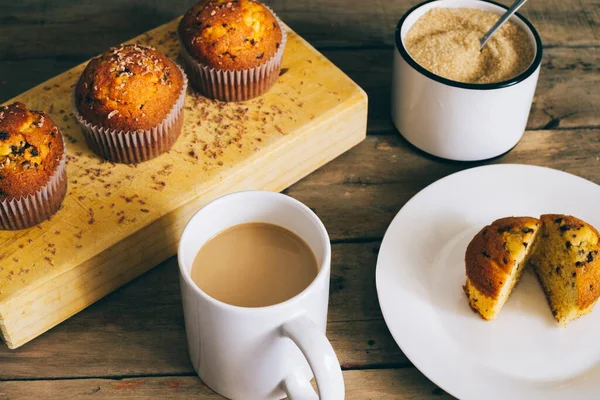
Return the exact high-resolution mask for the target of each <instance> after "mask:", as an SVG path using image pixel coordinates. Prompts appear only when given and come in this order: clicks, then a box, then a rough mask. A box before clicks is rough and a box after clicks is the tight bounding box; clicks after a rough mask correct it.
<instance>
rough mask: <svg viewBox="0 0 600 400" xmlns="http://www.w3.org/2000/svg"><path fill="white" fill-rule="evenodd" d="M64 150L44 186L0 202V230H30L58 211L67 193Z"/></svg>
mask: <svg viewBox="0 0 600 400" xmlns="http://www.w3.org/2000/svg"><path fill="white" fill-rule="evenodd" d="M63 143H65V139H64V137H63ZM64 149H65V150H64V151H63V155H62V157H61V159H60V162H59V163H58V167H57V168H56V171H54V173H53V174H52V176H50V180H49V181H48V183H46V185H45V186H43V187H42V188H40V189H39V190H38V191H37V192H35V193H33V194H30V195H29V196H26V197H20V198H13V199H5V200H3V201H1V202H0V230H10V231H12V230H19V229H26V228H31V227H32V226H34V225H37V224H39V223H41V222H43V221H45V220H47V219H49V218H50V217H51V216H52V215H54V214H55V213H56V211H58V209H59V208H60V205H61V203H62V201H63V199H64V198H65V194H66V192H67V153H66V146H65V147H64Z"/></svg>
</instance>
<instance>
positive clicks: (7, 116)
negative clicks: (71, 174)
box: [0, 103, 67, 230]
mask: <svg viewBox="0 0 600 400" xmlns="http://www.w3.org/2000/svg"><path fill="white" fill-rule="evenodd" d="M65 164H66V155H65V143H64V140H63V137H62V135H61V133H60V131H59V130H58V128H57V127H56V125H54V123H53V122H52V120H51V119H50V117H49V116H48V115H47V114H44V113H42V112H39V111H33V110H29V109H28V108H27V106H26V105H25V104H23V103H13V104H11V105H9V106H4V107H0V229H3V230H16V229H25V228H29V227H31V226H33V225H36V224H39V223H40V222H42V221H44V220H46V219H48V218H50V217H51V216H52V215H53V214H54V213H56V211H57V210H58V208H59V207H60V204H61V203H62V201H63V199H64V197H65V193H66V190H67V173H66V168H65Z"/></svg>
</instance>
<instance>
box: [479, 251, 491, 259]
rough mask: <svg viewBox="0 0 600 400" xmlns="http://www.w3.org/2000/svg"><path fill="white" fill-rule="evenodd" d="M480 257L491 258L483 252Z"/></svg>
mask: <svg viewBox="0 0 600 400" xmlns="http://www.w3.org/2000/svg"><path fill="white" fill-rule="evenodd" d="M481 255H482V256H484V257H485V258H492V257H491V256H490V255H489V254H488V253H486V252H485V251H482V252H481Z"/></svg>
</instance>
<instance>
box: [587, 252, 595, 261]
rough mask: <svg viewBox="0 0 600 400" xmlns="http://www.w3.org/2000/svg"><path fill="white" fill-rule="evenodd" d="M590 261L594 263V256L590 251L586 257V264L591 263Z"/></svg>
mask: <svg viewBox="0 0 600 400" xmlns="http://www.w3.org/2000/svg"><path fill="white" fill-rule="evenodd" d="M592 261H594V255H593V254H592V252H591V251H590V252H589V253H588V255H587V262H592Z"/></svg>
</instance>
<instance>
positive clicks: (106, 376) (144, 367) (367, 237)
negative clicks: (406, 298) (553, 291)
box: [0, 0, 600, 400]
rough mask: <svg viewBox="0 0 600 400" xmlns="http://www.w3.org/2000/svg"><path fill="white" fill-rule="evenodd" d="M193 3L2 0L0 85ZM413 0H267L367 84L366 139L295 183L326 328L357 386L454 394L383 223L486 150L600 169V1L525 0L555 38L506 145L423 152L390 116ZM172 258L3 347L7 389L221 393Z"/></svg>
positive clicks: (577, 169) (359, 393) (3, 394)
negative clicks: (401, 324) (525, 117)
mask: <svg viewBox="0 0 600 400" xmlns="http://www.w3.org/2000/svg"><path fill="white" fill-rule="evenodd" d="M501 2H502V3H504V4H508V3H510V2H509V1H508V0H502V1H501ZM6 3H8V2H6ZM191 3H192V2H191V1H181V0H176V1H172V2H169V3H168V4H167V3H166V2H164V3H163V2H152V3H148V2H146V1H142V0H133V1H124V0H107V1H105V2H103V3H102V5H99V4H97V3H96V2H93V1H91V0H85V1H80V2H78V3H74V2H72V1H67V0H58V1H55V2H49V3H45V2H42V1H41V0H29V1H25V2H22V3H19V4H16V2H14V4H13V3H11V4H6V5H5V4H2V5H1V6H0V19H1V21H2V23H1V24H0V59H1V60H2V62H0V101H4V100H6V99H8V98H9V97H11V96H13V95H15V94H18V93H20V92H22V91H24V90H26V89H28V88H30V87H31V86H32V85H34V84H37V83H40V82H41V81H43V80H45V79H47V78H49V77H51V76H54V75H56V74H57V73H59V72H62V71H64V70H65V69H67V68H70V67H72V66H74V65H76V64H77V63H79V62H81V61H83V60H85V59H87V58H89V57H90V56H92V55H93V54H96V53H98V52H100V51H102V50H103V49H105V48H106V47H107V46H109V45H113V44H115V43H118V42H120V41H123V40H126V39H128V38H129V37H131V36H134V35H135V34H138V33H141V32H143V31H145V30H147V29H150V28H152V27H154V26H156V25H158V24H160V23H163V22H166V21H167V20H169V19H171V18H173V17H175V16H177V15H179V14H181V13H182V12H183V11H185V9H186V8H187V7H189V5H190V4H191ZM416 3H417V1H416V0H399V1H394V2H363V1H358V0H323V1H318V0H311V1H308V0H279V1H271V2H270V5H271V6H272V7H273V8H274V9H275V11H276V12H277V13H278V14H279V15H280V16H281V17H282V18H283V19H284V20H285V21H286V22H287V23H288V24H289V25H290V26H291V27H292V28H293V29H295V30H296V31H297V32H298V33H299V34H301V35H302V36H304V37H306V38H307V39H308V40H309V41H310V42H311V43H312V44H313V45H316V47H317V48H318V49H319V50H321V51H322V52H323V53H324V55H325V56H326V57H328V58H329V59H331V60H332V61H333V62H334V63H335V64H337V65H338V66H339V67H340V68H341V69H342V70H343V71H344V72H346V73H347V74H348V75H349V76H350V77H351V78H352V79H354V80H355V81H356V82H357V83H358V84H359V85H360V86H362V87H363V88H364V89H365V90H366V91H367V94H368V95H369V99H370V104H369V125H368V131H369V135H370V136H369V137H368V138H367V140H365V141H364V142H363V143H362V144H360V145H359V146H357V147H356V148H354V149H353V150H352V151H350V152H348V153H346V154H344V155H343V156H341V157H339V158H337V159H336V160H334V161H332V162H331V163H329V164H327V165H326V166H324V167H323V168H321V169H319V170H317V171H316V172H314V173H312V174H311V175H309V176H308V177H307V178H305V179H303V180H301V181H300V182H298V183H297V184H295V185H293V186H292V187H290V188H289V189H287V190H286V191H285V192H286V193H288V194H289V195H291V196H293V197H295V198H297V199H299V200H301V201H303V202H304V203H306V204H307V205H308V206H310V207H311V208H313V209H314V210H315V211H316V212H317V213H318V215H319V216H320V217H321V218H322V219H323V221H324V223H325V225H326V226H327V228H328V230H329V233H330V235H331V238H332V241H333V243H334V245H333V258H334V260H333V269H332V280H331V301H330V314H329V325H328V336H329V337H330V339H331V341H332V343H333V346H334V348H335V350H336V352H337V354H338V356H339V358H340V361H341V362H342V364H343V368H344V370H345V372H344V373H345V379H346V385H347V398H348V399H419V400H421V399H442V398H448V396H447V395H445V394H444V392H443V391H442V390H441V389H439V388H436V387H435V386H434V385H433V384H431V383H430V382H429V381H428V380H427V379H426V378H425V377H423V375H421V373H420V372H418V371H417V370H416V369H414V368H413V367H411V366H410V363H409V362H408V361H407V359H406V357H405V356H404V355H403V354H402V352H401V351H400V349H398V347H397V345H396V344H395V343H394V341H393V339H392V338H391V336H390V334H389V333H388V331H387V328H386V326H385V323H384V322H383V320H382V318H381V314H380V311H379V307H378V302H377V297H376V293H375V287H374V282H375V262H376V256H377V252H378V249H379V244H380V241H381V238H382V237H383V234H384V232H385V230H386V228H387V226H388V224H389V223H390V222H391V220H392V218H393V217H394V215H395V214H396V213H397V212H398V210H399V209H400V208H401V207H402V206H403V205H404V203H406V201H407V200H408V199H410V198H411V197H412V196H413V195H414V194H415V193H417V192H418V191H419V190H421V189H423V188H424V187H425V186H427V185H429V184H430V183H432V182H434V181H435V180H437V179H439V178H442V177H444V176H447V175H448V174H450V173H453V172H456V171H459V170H462V169H465V168H469V167H472V166H475V165H482V164H490V163H524V164H534V165H542V166H548V167H552V168H557V169H561V170H565V171H567V172H571V173H574V174H576V175H579V176H582V177H584V178H586V179H589V180H591V181H593V182H596V183H600V101H599V100H600V99H599V96H600V74H599V72H600V60H599V57H600V52H599V50H600V28H599V26H600V14H599V13H600V7H598V3H597V1H595V0H581V1H575V2H568V1H561V0H546V1H530V2H528V3H527V5H526V6H525V7H524V8H523V11H522V13H523V14H524V15H525V16H526V17H528V18H529V19H530V21H531V22H532V23H533V24H534V25H535V26H536V28H537V29H538V30H539V32H540V34H541V36H542V40H543V42H544V45H545V48H544V61H543V65H542V70H541V74H540V81H539V85H538V88H537V91H536V96H535V102H534V105H533V108H532V113H531V116H530V119H529V123H528V131H527V132H526V133H525V136H524V137H523V139H522V141H521V142H520V143H519V144H518V145H517V147H516V148H515V149H513V150H512V151H511V152H509V153H508V154H506V155H504V156H502V157H499V158H497V159H494V160H489V161H486V162H480V163H455V162H448V161H444V160H440V159H437V158H433V157H430V156H427V155H425V154H423V153H422V152H420V151H418V150H416V149H415V148H414V147H412V146H410V145H409V144H407V142H406V141H405V140H403V139H402V138H401V137H400V136H399V135H398V134H397V132H396V131H395V130H394V128H393V126H392V125H391V123H390V121H389V107H390V104H389V91H390V89H389V84H390V81H391V60H392V58H391V56H392V37H393V35H392V34H393V29H394V27H395V23H396V21H397V19H398V18H399V17H400V15H401V14H402V13H403V12H404V11H406V10H407V9H408V8H409V7H411V6H413V5H415V4H416ZM107 13H108V14H110V15H111V18H106V14H107ZM42 37H45V38H46V40H44V41H40V38H42ZM175 268H176V262H175V260H174V259H171V260H168V261H167V262H165V263H163V264H162V265H161V266H160V267H158V268H156V269H154V270H153V271H151V272H149V273H148V274H146V275H144V276H142V277H140V278H138V279H137V280H135V281H133V282H132V283H131V284H129V285H127V286H126V287H124V288H123V289H121V290H119V291H117V292H115V293H113V294H112V295H110V296H109V297H107V298H105V299H103V300H101V301H100V302H98V303H97V304H95V305H93V306H91V307H90V308H88V309H87V310H85V311H84V312H82V313H80V314H78V315H77V316H75V317H73V318H71V319H70V320H68V321H66V322H65V323H63V324H61V325H60V326H58V327H56V328H54V329H52V330H51V331H49V332H48V333H46V334H44V335H43V336H41V337H40V338H38V339H36V340H34V341H33V342H31V343H29V344H27V345H25V346H24V347H22V348H21V349H19V350H17V351H15V352H10V351H8V350H7V349H5V348H0V399H3V398H7V399H26V398H27V399H28V398H39V397H42V398H43V397H44V396H45V397H48V396H50V397H52V396H53V395H54V396H59V395H60V396H61V397H64V398H66V399H79V398H86V397H88V396H90V395H92V394H94V395H95V396H97V397H99V398H149V397H160V398H189V397H190V396H192V395H193V396H194V398H200V399H204V398H205V399H210V398H218V397H215V396H214V395H213V394H211V393H210V392H209V391H208V390H207V389H206V388H204V387H203V386H202V385H201V384H200V383H199V382H198V380H197V379H196V378H195V377H194V376H193V373H192V370H191V366H190V363H189V360H188V358H187V350H186V348H185V333H184V331H183V325H182V324H183V321H182V313H181V309H180V306H179V303H178V302H179V293H178V290H179V289H178V284H177V278H176V275H175ZM102 396H104V397H102ZM178 396H179V397H178Z"/></svg>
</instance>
